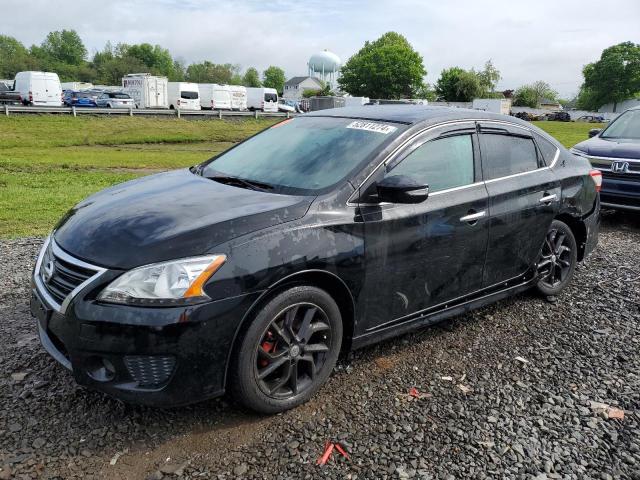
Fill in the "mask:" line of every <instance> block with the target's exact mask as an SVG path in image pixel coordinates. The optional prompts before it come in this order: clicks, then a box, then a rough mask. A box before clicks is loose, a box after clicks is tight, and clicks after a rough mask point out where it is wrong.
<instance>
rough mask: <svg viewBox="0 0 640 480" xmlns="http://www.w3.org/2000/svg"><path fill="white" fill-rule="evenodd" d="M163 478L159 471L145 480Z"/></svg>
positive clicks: (159, 479) (160, 479)
mask: <svg viewBox="0 0 640 480" xmlns="http://www.w3.org/2000/svg"><path fill="white" fill-rule="evenodd" d="M163 478H164V475H163V474H162V472H161V471H160V470H156V471H155V472H153V473H152V474H150V475H148V476H147V478H146V480H162V479H163Z"/></svg>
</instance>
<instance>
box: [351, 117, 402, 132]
mask: <svg viewBox="0 0 640 480" xmlns="http://www.w3.org/2000/svg"><path fill="white" fill-rule="evenodd" d="M347 128H353V129H355V130H366V131H368V132H376V133H384V134H385V135H387V134H389V133H393V132H395V131H396V130H397V129H398V127H394V126H393V125H386V124H384V123H377V122H365V121H363V120H356V121H355V122H351V123H350V124H349V125H347Z"/></svg>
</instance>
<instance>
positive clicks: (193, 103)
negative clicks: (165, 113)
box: [168, 82, 200, 110]
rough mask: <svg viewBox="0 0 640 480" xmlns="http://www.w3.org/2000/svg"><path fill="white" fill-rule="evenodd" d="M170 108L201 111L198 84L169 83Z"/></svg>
mask: <svg viewBox="0 0 640 480" xmlns="http://www.w3.org/2000/svg"><path fill="white" fill-rule="evenodd" d="M168 92H169V95H168V97H169V108H170V109H171V110H174V109H177V108H179V109H180V110H200V89H199V88H198V84H197V83H190V82H169V90H168Z"/></svg>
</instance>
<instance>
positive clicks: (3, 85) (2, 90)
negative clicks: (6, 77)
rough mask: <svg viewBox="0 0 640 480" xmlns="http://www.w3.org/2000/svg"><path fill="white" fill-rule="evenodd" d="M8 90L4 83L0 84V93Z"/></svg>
mask: <svg viewBox="0 0 640 480" xmlns="http://www.w3.org/2000/svg"><path fill="white" fill-rule="evenodd" d="M9 90H10V88H9V87H7V86H6V85H5V84H4V83H0V92H8V91H9Z"/></svg>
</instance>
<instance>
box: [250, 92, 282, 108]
mask: <svg viewBox="0 0 640 480" xmlns="http://www.w3.org/2000/svg"><path fill="white" fill-rule="evenodd" d="M247 108H248V109H249V110H262V111H263V112H277V111H278V92H277V91H276V89H275V88H267V87H259V88H251V87H250V88H247Z"/></svg>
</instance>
